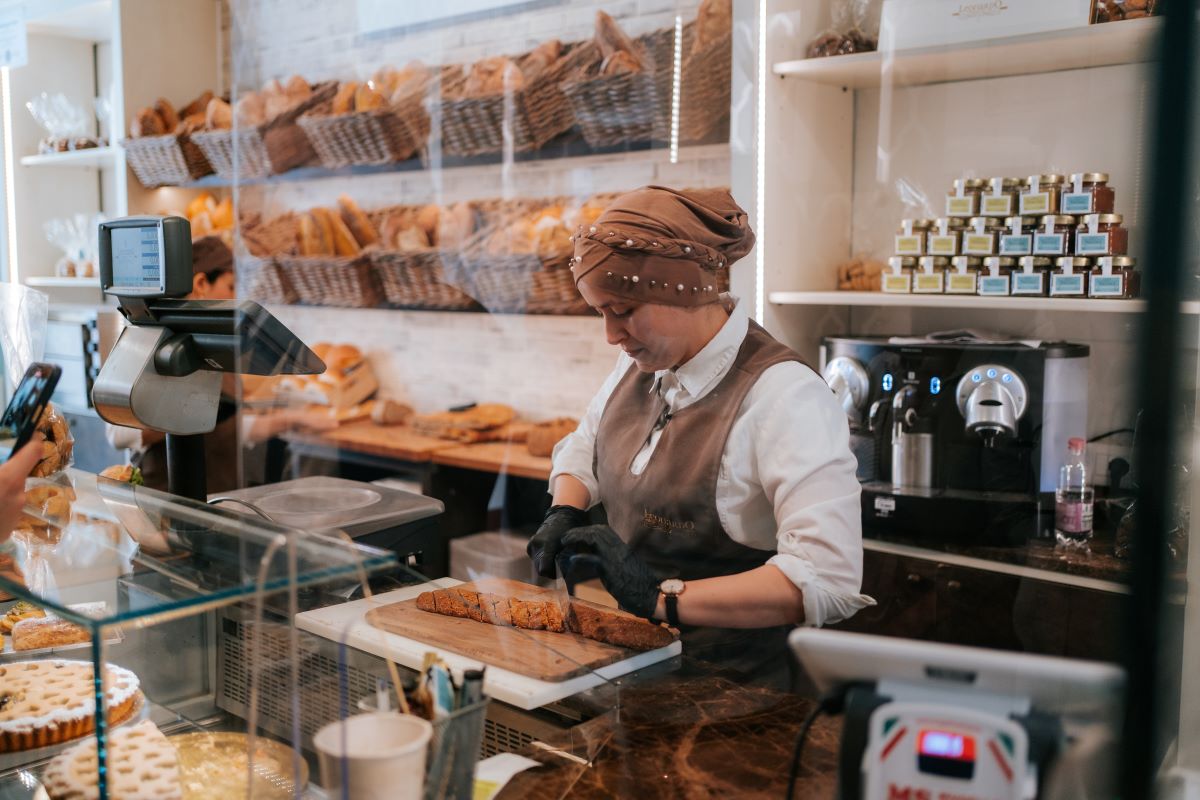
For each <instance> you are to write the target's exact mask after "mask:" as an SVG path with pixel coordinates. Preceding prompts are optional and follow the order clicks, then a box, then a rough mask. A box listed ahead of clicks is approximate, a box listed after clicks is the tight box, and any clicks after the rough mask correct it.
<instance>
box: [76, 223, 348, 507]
mask: <svg viewBox="0 0 1200 800" xmlns="http://www.w3.org/2000/svg"><path fill="white" fill-rule="evenodd" d="M99 245H100V246H99V253H100V286H101V289H102V290H103V291H104V293H105V294H109V295H112V296H114V297H116V298H117V301H118V310H119V311H120V312H121V315H122V316H123V317H124V318H125V320H126V322H127V323H128V325H127V327H126V328H125V330H124V331H123V332H122V333H121V336H120V338H119V339H118V340H117V343H116V344H115V345H114V346H113V349H112V352H110V353H109V355H108V359H107V361H106V362H105V364H104V367H103V369H102V370H101V371H100V375H99V377H98V378H97V379H96V382H95V385H94V387H93V389H92V402H93V404H94V405H95V407H96V411H97V412H98V413H99V415H100V416H101V418H103V419H104V420H106V421H107V422H111V423H113V424H114V425H125V426H129V427H135V428H148V429H151V430H156V431H161V432H163V433H165V434H166V446H167V487H168V491H169V492H170V493H171V494H176V495H180V496H183V497H189V498H192V499H195V500H200V501H202V502H203V501H204V500H205V499H206V496H207V489H206V486H205V464H204V443H203V435H204V434H205V433H208V432H210V431H212V430H213V429H214V428H215V427H216V424H217V407H218V404H219V402H220V397H221V379H222V376H223V375H225V374H226V373H229V374H243V375H280V374H287V375H315V374H319V373H321V372H323V371H324V370H325V365H324V363H322V361H321V360H320V359H319V358H317V356H316V354H314V353H313V352H312V351H311V350H309V349H308V347H307V346H305V344H304V342H302V341H300V339H299V338H297V337H296V336H295V335H294V334H293V333H292V332H291V331H289V330H288V329H287V328H286V327H285V326H284V325H283V324H282V323H280V322H279V321H278V320H277V319H275V318H274V317H273V316H271V314H270V313H268V312H267V311H266V310H265V309H263V307H262V306H260V305H259V304H258V303H255V302H252V301H248V300H246V301H233V300H182V299H178V298H182V297H184V296H186V295H187V294H188V293H189V292H190V291H191V289H192V238H191V225H190V223H189V222H188V221H187V220H186V219H183V218H182V217H149V216H148V217H124V218H121V219H115V220H109V221H107V222H102V223H100V235H99ZM230 468H231V469H234V468H236V465H232V464H231V465H230Z"/></svg>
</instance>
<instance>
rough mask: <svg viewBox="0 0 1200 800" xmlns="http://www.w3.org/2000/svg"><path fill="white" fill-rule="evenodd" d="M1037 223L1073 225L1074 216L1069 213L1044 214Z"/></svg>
mask: <svg viewBox="0 0 1200 800" xmlns="http://www.w3.org/2000/svg"><path fill="white" fill-rule="evenodd" d="M1038 223H1039V224H1041V225H1045V224H1047V223H1049V224H1051V225H1074V224H1075V218H1074V217H1072V216H1070V215H1069V214H1046V215H1045V216H1044V217H1041V218H1040V219H1038Z"/></svg>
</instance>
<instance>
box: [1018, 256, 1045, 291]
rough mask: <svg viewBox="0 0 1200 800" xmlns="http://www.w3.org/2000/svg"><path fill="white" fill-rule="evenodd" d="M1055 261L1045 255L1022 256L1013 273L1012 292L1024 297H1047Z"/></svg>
mask: <svg viewBox="0 0 1200 800" xmlns="http://www.w3.org/2000/svg"><path fill="white" fill-rule="evenodd" d="M1053 269H1054V262H1053V261H1051V260H1050V259H1049V258H1046V257H1045V256H1021V257H1020V258H1018V259H1017V268H1016V269H1015V270H1013V273H1012V276H1011V277H1012V289H1011V292H1012V294H1014V295H1017V296H1023V297H1045V296H1046V293H1047V292H1048V291H1049V286H1050V278H1049V275H1050V272H1051V271H1052V270H1053Z"/></svg>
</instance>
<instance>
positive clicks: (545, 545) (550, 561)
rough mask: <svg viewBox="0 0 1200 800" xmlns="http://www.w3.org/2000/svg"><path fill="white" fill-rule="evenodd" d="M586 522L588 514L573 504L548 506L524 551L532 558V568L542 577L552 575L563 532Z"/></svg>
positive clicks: (579, 526)
mask: <svg viewBox="0 0 1200 800" xmlns="http://www.w3.org/2000/svg"><path fill="white" fill-rule="evenodd" d="M587 524H588V514H587V512H586V511H584V510H583V509H581V508H575V506H550V510H549V511H547V512H546V518H545V519H543V520H542V527H540V528H538V529H537V533H535V534H534V535H533V537H532V538H531V539H530V540H529V544H528V545H527V546H526V547H525V552H526V553H528V554H529V557H530V558H532V559H533V568H534V569H536V570H537V574H538V575H541V576H542V577H543V578H553V577H554V574H555V573H554V559H555V557H556V556H557V555H558V551H559V549H560V548H561V547H562V544H561V541H562V537H563V535H564V534H566V532H567V531H569V530H571V529H572V528H581V527H583V526H584V525H587Z"/></svg>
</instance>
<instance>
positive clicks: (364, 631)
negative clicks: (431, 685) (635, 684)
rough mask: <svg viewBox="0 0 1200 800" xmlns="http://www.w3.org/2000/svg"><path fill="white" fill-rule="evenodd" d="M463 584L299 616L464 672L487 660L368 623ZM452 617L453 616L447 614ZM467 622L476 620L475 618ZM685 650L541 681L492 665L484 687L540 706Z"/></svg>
mask: <svg viewBox="0 0 1200 800" xmlns="http://www.w3.org/2000/svg"><path fill="white" fill-rule="evenodd" d="M460 583H462V581H456V580H454V579H453V578H440V579H438V580H436V581H431V582H429V583H425V584H421V585H420V586H410V587H407V588H404V589H398V590H397V591H394V592H388V593H387V594H381V595H376V596H375V597H373V598H371V599H370V600H355V601H354V602H351V603H343V604H341V605H335V606H328V607H326V608H319V609H316V610H315V611H306V612H304V613H302V614H297V615H296V627H298V628H299V629H300V630H303V631H308V632H309V633H313V634H316V635H318V636H321V637H324V638H326V639H330V640H333V641H335V642H344V643H345V644H346V645H347V646H349V647H353V648H355V649H357V650H362V651H363V652H366V653H370V654H372V655H375V656H379V657H380V658H390V659H391V660H392V661H395V662H396V663H397V664H401V665H403V666H405V667H408V668H410V669H414V670H420V668H421V665H422V662H423V660H424V658H425V654H426V653H428V652H436V653H438V655H440V656H441V657H442V658H443V659H444V660H445V661H446V663H447V664H449V665H450V668H451V669H452V670H453V671H454V672H455V673H456V674H460V673H461V671H462V670H465V669H479V668H480V667H481V666H484V665H485V664H486V661H485V660H481V659H476V658H469V657H467V656H463V655H460V654H458V653H455V652H452V651H450V650H447V649H443V648H439V647H436V646H433V645H430V644H426V643H425V642H421V641H418V640H416V639H412V638H408V637H406V636H398V635H396V634H394V633H388V632H386V631H383V630H381V629H379V628H376V627H375V626H373V625H371V624H370V623H369V622H367V612H368V611H370V610H372V609H378V608H382V607H384V606H388V605H391V604H393V603H397V602H400V601H403V600H411V599H414V598H416V596H417V595H419V594H420V593H421V592H426V591H431V590H433V589H446V588H450V587H452V586H457V585H459V584H460ZM422 613H424V612H422ZM446 619H447V620H450V619H453V618H450V617H447V618H446ZM466 621H467V622H470V620H466ZM473 624H477V625H479V624H483V623H473ZM535 633H536V632H535ZM517 635H521V634H520V633H518V634H517ZM543 635H557V634H543ZM529 646H530V647H531V648H532V647H536V646H537V644H536V643H534V642H533V641H530V643H529ZM682 649H683V646H682V645H681V644H680V643H679V642H678V641H676V642H672V643H671V644H670V645H668V646H667V647H662V648H659V649H658V650H647V651H645V652H642V653H635V654H633V655H631V656H630V657H628V658H625V659H622V660H620V661H616V662H614V663H611V664H607V665H605V666H602V667H599V668H598V669H596V670H594V671H592V672H587V673H585V674H583V675H580V676H578V677H573V678H568V679H567V680H561V681H544V680H539V679H537V678H531V677H528V676H526V675H519V674H517V673H516V672H513V671H511V670H507V669H501V668H499V667H496V666H494V665H490V664H487V667H488V669H487V673H486V677H485V679H484V691H485V692H486V693H487V694H488V695H490V696H491V697H494V698H495V699H496V700H499V701H500V702H503V703H508V704H509V705H513V706H516V707H517V708H523V709H526V710H529V709H534V708H539V707H541V706H544V705H546V704H548V703H553V702H556V701H558V700H562V699H564V698H567V697H571V696H572V695H576V694H579V693H580V692H583V691H586V690H588V689H592V688H594V687H596V686H600V685H601V684H603V683H604V682H605V681H607V680H612V679H614V678H618V677H620V676H622V675H627V674H628V673H630V672H634V671H636V670H639V669H642V668H644V667H647V666H649V665H651V664H656V663H658V662H660V661H666V660H667V659H670V658H673V657H674V656H677V655H679V654H680V652H682Z"/></svg>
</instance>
